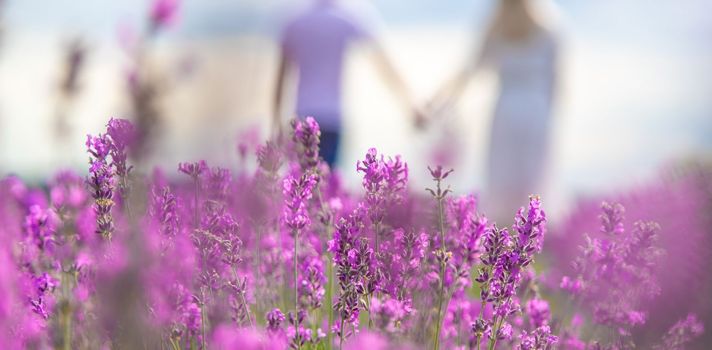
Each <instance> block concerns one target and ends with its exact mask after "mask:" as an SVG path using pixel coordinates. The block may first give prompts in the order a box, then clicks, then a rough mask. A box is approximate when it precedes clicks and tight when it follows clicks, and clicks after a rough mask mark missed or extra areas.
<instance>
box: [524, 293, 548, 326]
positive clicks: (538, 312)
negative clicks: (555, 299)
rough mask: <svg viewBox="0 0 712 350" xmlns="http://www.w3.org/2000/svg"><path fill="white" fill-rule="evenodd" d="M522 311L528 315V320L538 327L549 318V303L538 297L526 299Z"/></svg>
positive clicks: (544, 323) (546, 322)
mask: <svg viewBox="0 0 712 350" xmlns="http://www.w3.org/2000/svg"><path fill="white" fill-rule="evenodd" d="M524 311H525V312H526V314H527V315H528V316H529V322H530V323H531V325H532V327H534V328H539V327H541V326H543V325H546V324H548V323H549V319H550V318H551V312H550V311H549V303H548V302H547V301H546V300H543V299H540V298H538V297H537V298H532V299H530V300H529V301H527V303H526V305H525V307H524Z"/></svg>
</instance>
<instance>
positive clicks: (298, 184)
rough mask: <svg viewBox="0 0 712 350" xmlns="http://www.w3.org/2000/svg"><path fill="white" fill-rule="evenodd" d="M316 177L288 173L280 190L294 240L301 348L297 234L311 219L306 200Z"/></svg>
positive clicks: (295, 289)
mask: <svg viewBox="0 0 712 350" xmlns="http://www.w3.org/2000/svg"><path fill="white" fill-rule="evenodd" d="M316 183H317V177H316V175H314V174H306V173H305V174H302V175H301V176H299V177H296V176H294V175H289V176H288V177H287V178H286V179H284V182H283V188H282V192H283V194H284V197H285V203H284V209H283V214H282V215H283V219H284V222H285V224H286V225H287V227H288V228H289V230H290V232H291V235H292V238H293V240H294V253H293V254H294V308H295V317H294V319H295V320H296V322H295V335H294V336H295V342H296V344H297V348H298V349H300V348H301V339H300V338H301V334H300V333H299V330H300V323H301V322H300V321H301V317H299V316H298V315H299V311H300V310H299V235H300V232H301V231H302V230H303V229H304V228H305V227H307V226H308V225H309V224H310V222H311V220H310V219H309V215H308V213H307V202H308V201H309V199H311V197H312V190H313V189H314V186H316Z"/></svg>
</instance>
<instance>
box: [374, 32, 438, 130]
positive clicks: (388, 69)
mask: <svg viewBox="0 0 712 350" xmlns="http://www.w3.org/2000/svg"><path fill="white" fill-rule="evenodd" d="M370 46H371V57H372V58H373V61H374V63H375V65H376V68H377V70H378V72H379V73H380V75H381V77H383V79H384V80H385V81H386V84H387V85H388V87H389V88H390V89H391V90H392V91H393V92H394V93H395V94H396V96H397V97H398V99H399V100H400V102H401V103H402V104H403V105H404V106H406V108H407V109H408V110H409V111H411V112H412V114H413V118H414V123H415V125H416V126H418V127H421V126H422V125H423V124H424V123H425V116H424V115H423V113H422V112H421V111H420V109H419V108H417V107H416V105H415V104H414V102H413V98H412V95H411V93H410V89H409V88H408V87H407V85H406V83H405V81H404V80H403V78H402V76H401V75H400V73H398V70H397V69H396V67H395V65H394V64H393V62H392V61H391V58H390V57H389V56H388V54H387V53H386V50H385V49H384V48H383V46H381V44H380V43H378V42H377V41H375V40H372V41H371V42H370Z"/></svg>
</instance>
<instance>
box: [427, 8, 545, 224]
mask: <svg viewBox="0 0 712 350" xmlns="http://www.w3.org/2000/svg"><path fill="white" fill-rule="evenodd" d="M537 6H538V4H537V3H536V2H535V1H533V0H500V2H499V6H498V9H497V11H496V14H495V16H494V18H493V20H492V22H491V23H490V25H489V28H488V30H487V32H486V34H485V38H484V43H483V45H482V48H481V50H480V52H479V54H477V55H476V56H475V58H474V59H473V60H471V62H472V64H469V65H466V66H465V67H464V69H463V70H462V71H461V72H460V73H459V74H458V75H457V76H456V77H455V78H454V79H453V80H452V81H451V82H450V83H449V84H447V85H446V86H445V88H443V89H442V90H441V91H440V93H439V94H438V95H437V97H436V98H435V99H434V102H433V104H434V105H441V104H442V102H443V101H445V100H446V99H447V100H456V99H457V98H459V96H460V95H461V94H462V91H463V90H464V88H465V86H466V85H467V82H468V81H469V80H470V78H471V77H472V75H473V73H475V72H476V71H478V70H479V69H481V68H491V69H493V70H494V71H495V72H496V73H497V76H498V79H499V93H498V98H497V102H496V107H495V112H494V117H493V120H492V129H491V136H490V145H489V155H488V166H487V175H486V183H487V185H486V191H485V205H486V207H487V208H488V215H489V216H491V217H494V218H497V219H499V220H511V218H508V216H511V215H509V214H508V213H511V212H512V210H514V209H516V208H518V207H519V206H520V205H522V204H523V203H525V202H526V200H527V196H528V195H529V194H533V193H541V191H542V190H543V188H542V187H543V182H544V181H543V180H544V175H545V169H546V165H547V158H548V157H547V156H548V143H549V130H550V123H551V114H552V102H553V99H554V95H555V91H554V90H555V87H556V79H557V69H556V65H557V56H558V51H559V44H558V39H557V37H556V35H555V31H554V30H553V28H552V27H551V25H550V24H549V21H548V19H545V17H544V16H543V15H542V11H541V9H540V8H538V7H537ZM438 102H440V103H438Z"/></svg>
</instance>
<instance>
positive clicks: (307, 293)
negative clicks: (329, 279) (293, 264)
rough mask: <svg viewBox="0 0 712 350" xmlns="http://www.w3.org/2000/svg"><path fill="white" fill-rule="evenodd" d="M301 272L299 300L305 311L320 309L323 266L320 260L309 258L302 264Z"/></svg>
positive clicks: (322, 295) (322, 289) (322, 288)
mask: <svg viewBox="0 0 712 350" xmlns="http://www.w3.org/2000/svg"><path fill="white" fill-rule="evenodd" d="M301 270H302V271H303V272H304V273H303V275H302V279H301V282H300V284H299V287H300V293H299V295H301V300H300V302H301V303H302V304H303V307H305V308H306V309H312V310H313V309H317V308H320V307H321V305H322V302H323V300H324V293H326V291H325V289H324V284H326V276H325V275H324V264H323V263H322V262H321V259H320V258H318V257H315V256H312V257H309V258H308V259H305V260H304V261H303V262H302V267H301Z"/></svg>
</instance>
